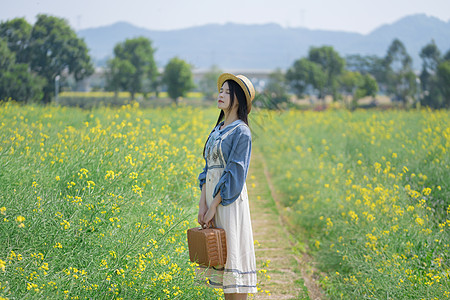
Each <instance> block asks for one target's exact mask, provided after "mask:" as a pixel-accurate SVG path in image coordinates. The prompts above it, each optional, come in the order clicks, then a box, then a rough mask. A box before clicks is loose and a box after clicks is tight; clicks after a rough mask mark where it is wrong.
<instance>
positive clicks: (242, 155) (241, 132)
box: [198, 120, 252, 205]
mask: <svg viewBox="0 0 450 300" xmlns="http://www.w3.org/2000/svg"><path fill="white" fill-rule="evenodd" d="M236 122H241V123H242V124H245V123H244V122H243V121H241V120H237V121H235V122H233V123H231V124H229V125H228V126H226V127H225V128H222V129H221V130H220V129H219V128H220V126H222V124H223V122H222V123H220V124H219V125H217V126H216V127H215V128H214V130H213V131H211V133H210V136H211V134H212V133H213V132H214V131H218V133H219V135H223V134H225V133H226V132H227V131H228V130H230V129H232V128H233V127H234V125H237V123H236ZM208 138H209V137H208ZM251 150H252V136H251V132H250V129H249V128H248V126H239V127H237V128H236V129H235V130H234V131H233V132H232V133H231V134H229V135H228V136H227V137H226V138H225V139H224V140H222V154H223V157H224V159H225V162H226V167H225V169H224V171H223V174H222V176H221V177H220V179H219V182H218V183H217V185H216V187H215V188H214V193H213V197H215V196H216V195H217V193H218V192H219V190H220V196H222V202H221V204H222V205H229V204H231V203H233V202H234V201H235V200H236V199H237V198H238V197H239V195H240V194H241V191H242V188H243V187H244V183H245V180H246V178H247V172H248V168H249V165H250V155H251ZM205 161H206V158H205ZM207 172H208V163H207V162H206V163H205V167H204V168H203V172H201V173H200V175H199V176H198V180H199V183H200V189H201V188H202V186H203V184H204V183H205V181H206V173H207Z"/></svg>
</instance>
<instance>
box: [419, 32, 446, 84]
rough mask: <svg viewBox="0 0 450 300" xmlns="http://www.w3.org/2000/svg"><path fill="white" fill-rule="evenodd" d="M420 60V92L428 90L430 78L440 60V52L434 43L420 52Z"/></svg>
mask: <svg viewBox="0 0 450 300" xmlns="http://www.w3.org/2000/svg"><path fill="white" fill-rule="evenodd" d="M420 58H422V72H421V73H420V81H421V84H422V90H424V91H427V90H429V88H430V86H429V81H430V78H431V77H432V76H433V75H435V74H436V69H437V66H438V64H439V62H440V60H441V52H440V51H439V49H438V47H437V46H436V43H435V42H434V40H433V41H431V43H429V44H427V45H426V46H425V47H423V48H422V50H421V51H420Z"/></svg>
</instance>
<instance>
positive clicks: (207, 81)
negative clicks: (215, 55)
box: [199, 65, 223, 100]
mask: <svg viewBox="0 0 450 300" xmlns="http://www.w3.org/2000/svg"><path fill="white" fill-rule="evenodd" d="M222 73H223V71H222V70H221V69H220V68H219V67H218V66H216V65H214V66H212V67H211V69H210V70H208V72H206V73H205V74H204V75H203V77H202V79H201V80H200V83H199V88H200V91H201V92H202V93H203V95H204V97H205V99H207V100H213V99H214V98H215V95H217V78H219V76H220V74H222Z"/></svg>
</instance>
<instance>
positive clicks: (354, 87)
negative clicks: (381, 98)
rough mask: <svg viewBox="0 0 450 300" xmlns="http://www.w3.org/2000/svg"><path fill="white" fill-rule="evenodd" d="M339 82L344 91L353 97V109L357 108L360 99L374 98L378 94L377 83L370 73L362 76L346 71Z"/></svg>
mask: <svg viewBox="0 0 450 300" xmlns="http://www.w3.org/2000/svg"><path fill="white" fill-rule="evenodd" d="M339 82H340V85H341V88H342V90H343V91H344V92H345V93H347V94H348V95H351V96H352V101H351V105H350V107H351V108H352V109H353V108H355V107H356V106H357V103H358V100H359V99H361V98H364V97H366V96H372V97H373V98H374V97H375V96H376V94H377V92H378V84H377V81H376V80H375V78H374V77H373V76H372V75H370V74H369V73H366V74H364V75H361V74H360V73H359V72H351V71H344V73H343V74H342V75H341V76H340V78H339Z"/></svg>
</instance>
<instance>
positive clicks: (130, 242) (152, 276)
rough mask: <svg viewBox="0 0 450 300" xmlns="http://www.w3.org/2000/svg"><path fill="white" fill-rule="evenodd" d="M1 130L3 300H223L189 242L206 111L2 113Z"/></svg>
mask: <svg viewBox="0 0 450 300" xmlns="http://www.w3.org/2000/svg"><path fill="white" fill-rule="evenodd" d="M210 115H211V116H212V114H210ZM0 120H1V123H0V164H1V165H2V168H1V169H0V216H1V220H0V234H1V236H2V238H1V239H0V297H1V298H6V299H8V298H10V299H42V298H51V299H65V298H67V299H86V298H87V299H93V298H95V299H112V298H114V299H145V298H147V299H169V298H170V299H192V298H200V299H219V298H221V296H220V295H219V292H217V291H216V292H212V291H211V290H210V289H206V288H203V287H201V286H197V285H195V284H194V266H193V265H192V264H190V263H189V259H188V253H187V245H186V236H185V231H186V229H187V228H189V227H194V226H196V222H195V219H196V218H195V216H196V209H195V207H196V203H197V201H198V200H197V199H198V197H199V192H198V188H197V181H196V178H197V175H198V173H199V172H200V170H201V167H202V164H203V161H202V159H201V149H202V147H203V142H204V137H205V136H206V135H207V134H208V132H209V129H210V128H209V126H208V124H211V123H212V122H213V121H212V120H210V119H209V115H208V117H206V115H205V114H204V110H199V109H193V108H187V107H184V108H172V107H168V108H163V109H154V110H141V109H139V108H138V107H137V105H135V104H134V105H131V104H130V105H126V106H123V107H121V108H102V109H94V110H81V109H77V108H61V107H51V106H49V107H42V106H34V105H28V106H20V105H16V104H13V103H2V104H1V105H0Z"/></svg>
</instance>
